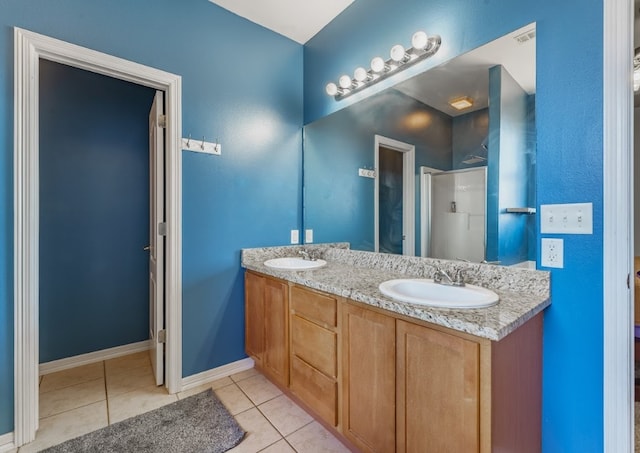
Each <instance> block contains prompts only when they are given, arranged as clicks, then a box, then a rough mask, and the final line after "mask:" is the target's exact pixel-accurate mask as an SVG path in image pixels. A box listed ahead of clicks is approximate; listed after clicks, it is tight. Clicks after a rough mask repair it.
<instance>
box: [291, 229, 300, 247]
mask: <svg viewBox="0 0 640 453" xmlns="http://www.w3.org/2000/svg"><path fill="white" fill-rule="evenodd" d="M291 243H292V244H299V243H300V231H298V230H291Z"/></svg>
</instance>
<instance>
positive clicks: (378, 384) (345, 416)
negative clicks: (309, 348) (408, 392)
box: [342, 303, 396, 452]
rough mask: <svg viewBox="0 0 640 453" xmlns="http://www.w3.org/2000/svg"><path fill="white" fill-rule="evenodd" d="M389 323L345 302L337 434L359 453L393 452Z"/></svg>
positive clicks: (392, 329) (393, 398) (393, 383)
mask: <svg viewBox="0 0 640 453" xmlns="http://www.w3.org/2000/svg"><path fill="white" fill-rule="evenodd" d="M395 322H396V321H395V319H394V318H393V317H391V316H386V315H384V314H382V313H378V312H375V311H372V310H368V309H365V308H362V307H360V306H356V305H353V304H351V303H346V304H344V306H343V322H342V360H343V379H342V388H343V390H342V392H343V401H342V410H343V412H342V434H343V435H344V436H345V437H346V438H347V439H348V440H349V441H351V442H352V443H353V444H354V445H355V446H357V447H358V448H359V449H360V450H361V451H363V452H393V451H395V442H396V441H395V433H396V424H395V420H396V404H395V402H396V394H395V393H396V380H395V379H396V331H395Z"/></svg>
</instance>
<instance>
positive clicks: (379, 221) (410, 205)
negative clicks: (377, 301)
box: [374, 135, 416, 256]
mask: <svg viewBox="0 0 640 453" xmlns="http://www.w3.org/2000/svg"><path fill="white" fill-rule="evenodd" d="M374 152H375V168H376V178H375V189H374V190H375V194H374V204H375V206H374V242H375V251H376V252H381V253H395V254H402V255H408V256H414V255H415V252H416V251H415V216H416V215H415V146H414V145H410V144H408V143H404V142H400V141H398V140H394V139H391V138H388V137H383V136H381V135H376V136H375V147H374Z"/></svg>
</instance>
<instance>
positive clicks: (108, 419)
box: [102, 360, 111, 426]
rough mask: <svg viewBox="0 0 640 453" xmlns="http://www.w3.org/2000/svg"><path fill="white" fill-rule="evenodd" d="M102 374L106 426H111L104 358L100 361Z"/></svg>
mask: <svg viewBox="0 0 640 453" xmlns="http://www.w3.org/2000/svg"><path fill="white" fill-rule="evenodd" d="M102 374H103V376H104V396H105V397H106V401H107V403H106V404H107V426H111V415H110V414H109V391H108V390H107V364H106V360H103V361H102Z"/></svg>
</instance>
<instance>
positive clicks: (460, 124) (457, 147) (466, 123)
mask: <svg viewBox="0 0 640 453" xmlns="http://www.w3.org/2000/svg"><path fill="white" fill-rule="evenodd" d="M452 128H453V133H452V141H451V142H452V143H451V148H452V152H453V156H452V159H453V169H454V170H458V169H462V168H474V167H483V166H486V165H487V161H486V160H484V161H481V162H478V163H475V164H464V163H462V161H463V160H465V159H467V158H469V156H470V155H473V156H478V157H484V158H485V159H486V158H487V150H486V149H484V148H483V147H482V145H483V144H484V145H485V146H487V135H488V134H489V109H486V108H485V109H482V110H476V111H475V112H471V113H467V114H465V115H460V116H456V117H453V118H452Z"/></svg>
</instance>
